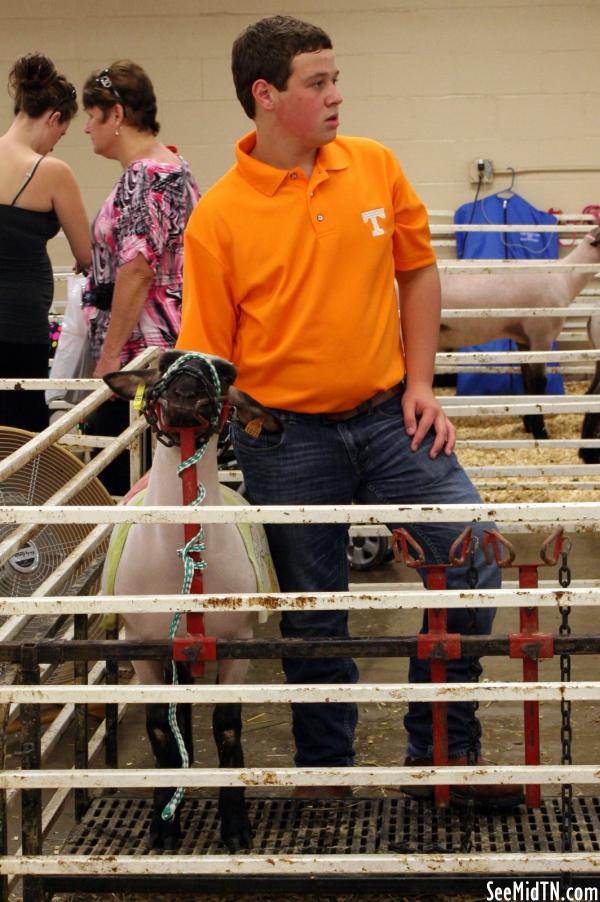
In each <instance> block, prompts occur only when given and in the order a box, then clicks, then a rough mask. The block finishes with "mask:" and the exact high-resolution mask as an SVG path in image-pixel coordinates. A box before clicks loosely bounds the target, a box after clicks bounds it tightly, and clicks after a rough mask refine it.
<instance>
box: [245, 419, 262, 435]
mask: <svg viewBox="0 0 600 902" xmlns="http://www.w3.org/2000/svg"><path fill="white" fill-rule="evenodd" d="M244 432H247V433H248V435H251V436H252V438H258V436H259V435H260V434H261V432H262V421H261V420H260V419H259V417H256V418H255V419H254V420H249V421H248V422H247V423H246V425H245V426H244Z"/></svg>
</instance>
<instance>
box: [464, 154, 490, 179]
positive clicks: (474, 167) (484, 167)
mask: <svg viewBox="0 0 600 902" xmlns="http://www.w3.org/2000/svg"><path fill="white" fill-rule="evenodd" d="M493 179H494V164H493V163H492V161H491V160H484V159H483V158H481V157H478V158H477V159H476V160H472V161H471V163H470V165H469V181H470V182H471V184H472V185H477V184H479V182H480V181H481V184H482V185H489V184H491V182H492V181H493Z"/></svg>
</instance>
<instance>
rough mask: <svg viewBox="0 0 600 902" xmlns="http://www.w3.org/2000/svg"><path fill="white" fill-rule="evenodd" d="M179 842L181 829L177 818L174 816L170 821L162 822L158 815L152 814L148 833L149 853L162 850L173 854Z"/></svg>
mask: <svg viewBox="0 0 600 902" xmlns="http://www.w3.org/2000/svg"><path fill="white" fill-rule="evenodd" d="M180 842H181V827H180V825H179V818H178V817H177V816H175V818H174V819H173V820H172V821H163V819H162V817H161V816H160V814H156V813H155V814H154V815H153V816H152V821H151V822H150V830H149V832H148V848H149V849H150V850H151V851H153V850H154V851H157V850H163V851H165V852H174V851H175V850H176V849H178V848H179V844H180Z"/></svg>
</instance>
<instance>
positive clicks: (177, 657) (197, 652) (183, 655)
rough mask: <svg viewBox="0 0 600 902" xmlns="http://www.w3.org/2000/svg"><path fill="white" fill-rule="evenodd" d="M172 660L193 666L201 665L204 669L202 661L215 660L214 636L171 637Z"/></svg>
mask: <svg viewBox="0 0 600 902" xmlns="http://www.w3.org/2000/svg"><path fill="white" fill-rule="evenodd" d="M173 660H174V661H183V662H185V663H186V664H191V665H192V666H194V667H196V666H201V667H202V670H204V667H203V666H202V665H203V662H204V661H216V660H217V639H216V636H176V637H175V638H174V639H173ZM194 673H196V671H195V670H194Z"/></svg>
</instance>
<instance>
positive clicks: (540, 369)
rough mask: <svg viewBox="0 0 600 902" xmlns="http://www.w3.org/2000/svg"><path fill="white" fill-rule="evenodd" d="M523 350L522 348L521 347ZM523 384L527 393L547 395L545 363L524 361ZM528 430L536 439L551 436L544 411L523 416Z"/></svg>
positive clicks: (522, 368) (522, 367)
mask: <svg viewBox="0 0 600 902" xmlns="http://www.w3.org/2000/svg"><path fill="white" fill-rule="evenodd" d="M520 350H521V348H520ZM521 373H522V375H523V386H524V388H525V394H527V395H545V394H546V386H547V384H548V379H547V378H546V367H545V365H544V364H543V363H522V364H521ZM523 424H524V426H525V431H526V432H531V433H532V435H533V437H534V438H535V439H546V438H550V436H549V435H548V433H547V432H546V426H545V424H544V415H543V414H542V413H530V414H526V415H525V416H524V417H523Z"/></svg>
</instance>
